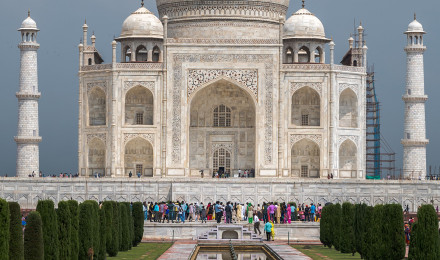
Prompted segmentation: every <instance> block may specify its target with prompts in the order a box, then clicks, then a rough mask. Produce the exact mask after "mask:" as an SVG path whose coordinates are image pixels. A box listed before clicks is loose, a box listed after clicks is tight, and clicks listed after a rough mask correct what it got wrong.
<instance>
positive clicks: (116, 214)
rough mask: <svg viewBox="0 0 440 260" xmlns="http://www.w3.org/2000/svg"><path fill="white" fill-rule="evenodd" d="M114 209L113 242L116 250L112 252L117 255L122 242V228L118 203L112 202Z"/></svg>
mask: <svg viewBox="0 0 440 260" xmlns="http://www.w3.org/2000/svg"><path fill="white" fill-rule="evenodd" d="M111 203H112V208H113V225H112V240H113V241H112V242H113V246H114V248H113V249H112V250H114V251H116V253H115V255H117V254H118V252H119V241H120V233H121V232H120V226H119V222H120V221H119V204H118V203H117V202H116V201H112V202H111ZM109 255H110V256H112V255H111V254H110V253H109Z"/></svg>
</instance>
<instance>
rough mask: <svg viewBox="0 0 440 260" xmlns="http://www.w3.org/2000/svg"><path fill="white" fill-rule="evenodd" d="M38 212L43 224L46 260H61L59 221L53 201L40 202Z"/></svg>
mask: <svg viewBox="0 0 440 260" xmlns="http://www.w3.org/2000/svg"><path fill="white" fill-rule="evenodd" d="M37 211H38V212H39V213H40V215H41V221H42V223H43V243H44V259H45V260H58V259H59V239H58V221H57V214H56V212H55V207H54V203H53V201H51V200H40V201H38V204H37Z"/></svg>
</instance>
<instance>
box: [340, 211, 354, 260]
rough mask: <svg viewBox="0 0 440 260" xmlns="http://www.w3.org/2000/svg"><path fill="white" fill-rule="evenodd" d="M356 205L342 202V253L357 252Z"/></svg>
mask: <svg viewBox="0 0 440 260" xmlns="http://www.w3.org/2000/svg"><path fill="white" fill-rule="evenodd" d="M353 224H354V206H353V204H351V203H350V202H344V203H343V204H342V218H341V234H340V240H339V241H340V245H339V247H340V249H341V253H352V254H353V255H354V253H355V252H356V245H355V242H354V240H355V237H354V228H353V227H354V226H353Z"/></svg>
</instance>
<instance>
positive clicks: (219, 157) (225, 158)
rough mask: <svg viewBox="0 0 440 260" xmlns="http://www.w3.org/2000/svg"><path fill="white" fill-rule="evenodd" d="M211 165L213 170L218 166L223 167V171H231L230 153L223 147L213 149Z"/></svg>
mask: <svg viewBox="0 0 440 260" xmlns="http://www.w3.org/2000/svg"><path fill="white" fill-rule="evenodd" d="M212 166H213V168H214V171H217V170H218V169H219V168H220V167H224V168H225V173H231V153H230V152H228V151H227V150H226V149H223V148H220V149H218V150H217V151H215V152H214V156H213V164H212Z"/></svg>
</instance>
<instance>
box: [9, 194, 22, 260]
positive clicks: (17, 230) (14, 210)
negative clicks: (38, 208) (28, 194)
mask: <svg viewBox="0 0 440 260" xmlns="http://www.w3.org/2000/svg"><path fill="white" fill-rule="evenodd" d="M23 250H24V249H23V229H22V227H21V210H20V205H19V204H18V203H17V202H9V259H11V260H23V259H24V252H23Z"/></svg>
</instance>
